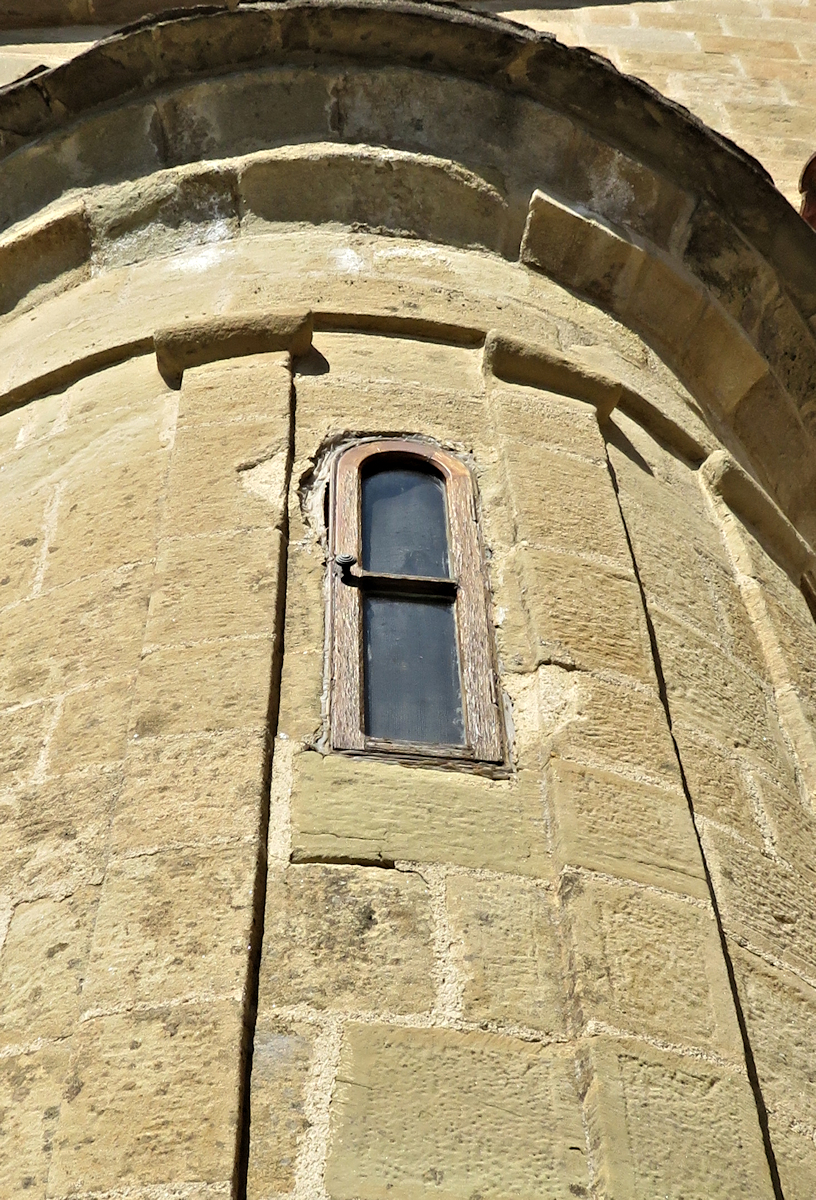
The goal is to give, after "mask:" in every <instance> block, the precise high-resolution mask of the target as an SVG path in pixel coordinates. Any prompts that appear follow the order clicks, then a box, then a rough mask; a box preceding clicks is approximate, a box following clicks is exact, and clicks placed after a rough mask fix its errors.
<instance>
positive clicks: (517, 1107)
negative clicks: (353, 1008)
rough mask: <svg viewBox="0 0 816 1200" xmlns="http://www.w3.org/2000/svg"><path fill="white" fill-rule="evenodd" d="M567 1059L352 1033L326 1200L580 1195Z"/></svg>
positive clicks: (477, 1039)
mask: <svg viewBox="0 0 816 1200" xmlns="http://www.w3.org/2000/svg"><path fill="white" fill-rule="evenodd" d="M588 1185H589V1179H588V1171H587V1163H586V1150H585V1145H584V1134H583V1128H582V1124H581V1107H580V1103H579V1100H578V1097H577V1094H576V1084H575V1070H574V1065H573V1060H572V1052H571V1051H570V1050H568V1049H566V1048H564V1047H560V1046H544V1045H541V1044H540V1043H531V1042H522V1041H518V1040H516V1039H513V1038H504V1037H498V1036H496V1035H494V1034H486V1033H469V1034H462V1033H457V1032H455V1031H453V1030H448V1029H424V1030H423V1029H398V1028H393V1027H391V1028H389V1027H388V1026H384V1025H379V1026H376V1025H375V1026H368V1027H366V1026H362V1025H354V1024H352V1025H349V1026H348V1027H347V1033H346V1041H345V1046H344V1048H343V1051H342V1054H341V1060H340V1068H339V1073H338V1082H337V1085H336V1088H335V1094H334V1100H333V1103H332V1134H331V1149H330V1152H329V1160H328V1164H327V1167H326V1190H327V1192H328V1194H329V1196H330V1197H332V1200H358V1198H359V1200H385V1198H386V1197H389V1200H408V1198H409V1197H411V1200H414V1198H418V1200H422V1198H424V1197H430V1196H438V1195H440V1194H442V1195H444V1196H446V1197H450V1198H451V1200H460V1198H461V1200H467V1198H470V1197H472V1196H473V1195H474V1192H475V1193H476V1194H478V1195H480V1196H482V1197H483V1198H484V1200H500V1198H501V1197H504V1196H507V1195H518V1196H539V1197H542V1200H543V1198H544V1197H546V1198H549V1197H553V1200H554V1198H555V1197H561V1196H564V1195H567V1194H570V1195H574V1196H586V1195H588V1194H589V1187H588Z"/></svg>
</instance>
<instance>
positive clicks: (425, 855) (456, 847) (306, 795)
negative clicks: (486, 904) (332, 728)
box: [292, 751, 549, 875]
mask: <svg viewBox="0 0 816 1200" xmlns="http://www.w3.org/2000/svg"><path fill="white" fill-rule="evenodd" d="M546 844H547V843H546V832H545V828H544V822H543V818H542V813H541V802H540V797H539V786H538V783H537V781H535V780H531V779H528V778H526V777H522V778H515V779H512V780H491V779H484V778H481V777H479V776H476V775H465V774H455V773H453V772H449V771H433V770H423V769H422V768H417V767H406V766H400V765H398V764H397V763H380V762H373V761H370V760H369V761H366V760H359V761H357V760H355V759H351V758H344V757H343V756H341V755H339V754H335V755H326V756H324V755H322V754H317V753H315V752H313V751H309V752H305V753H300V754H298V755H297V756H296V757H295V766H294V785H293V790H292V854H293V859H294V861H309V860H310V859H311V860H317V861H329V862H330V861H332V860H334V861H341V862H342V861H344V860H346V861H348V860H349V859H351V860H352V861H363V862H366V861H368V862H373V863H377V862H380V861H383V860H385V861H393V860H394V859H407V860H411V861H417V862H452V863H456V864H457V865H459V866H464V867H486V868H489V869H491V870H495V871H508V872H511V873H515V874H519V875H541V874H542V873H548V872H549V856H548V854H547V851H546Z"/></svg>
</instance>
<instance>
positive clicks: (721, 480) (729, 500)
mask: <svg viewBox="0 0 816 1200" xmlns="http://www.w3.org/2000/svg"><path fill="white" fill-rule="evenodd" d="M700 475H701V478H702V480H703V482H704V484H705V485H706V487H707V488H708V489H709V491H710V492H712V493H713V494H714V495H715V496H718V497H719V498H720V499H722V500H723V501H724V502H725V503H726V504H727V505H728V507H729V508H730V509H731V511H732V512H733V513H735V515H736V516H738V517H739V518H740V519H741V520H743V521H744V522H745V523H746V524H747V525H752V526H753V527H754V528H755V529H756V530H757V532H758V533H759V534H760V536H761V537H763V538H764V539H765V540H766V541H767V542H768V544H769V546H770V547H771V548H772V549H773V550H775V551H776V554H775V557H776V558H777V559H778V560H780V561H781V563H782V565H783V566H784V567H785V568H786V570H788V571H789V572H790V574H791V575H792V577H793V578H794V579H795V580H796V581H797V583H798V582H800V581H801V580H802V579H803V577H807V576H811V577H813V576H814V573H816V551H814V550H813V549H811V547H810V546H809V545H808V543H807V542H806V541H805V539H804V538H803V537H802V536H801V535H800V534H799V533H798V532H797V530H796V529H795V528H794V526H793V525H792V524H791V523H790V521H789V520H788V518H787V517H786V516H785V514H784V513H783V512H782V510H781V509H780V508H778V507H777V506H776V504H774V502H773V500H772V499H771V497H770V496H769V495H768V493H767V492H766V491H764V490H763V489H762V488H761V487H760V486H759V484H758V483H756V481H755V480H753V479H752V478H751V476H750V475H749V474H748V472H747V471H745V470H743V468H742V467H741V466H740V465H739V463H737V462H736V461H735V460H734V459H733V458H732V457H731V455H730V454H729V453H728V452H727V451H726V450H715V451H714V453H713V454H710V455H709V456H708V458H707V459H706V460H705V462H704V463H703V465H702V467H701V468H700Z"/></svg>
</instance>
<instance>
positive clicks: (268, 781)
mask: <svg viewBox="0 0 816 1200" xmlns="http://www.w3.org/2000/svg"><path fill="white" fill-rule="evenodd" d="M289 388H290V390H289V440H288V445H287V449H286V468H285V471H284V487H283V509H282V512H281V535H282V536H281V543H282V544H281V554H280V558H279V560H278V588H277V604H276V609H275V630H274V637H273V645H272V666H271V672H270V679H269V699H268V703H267V713H266V738H265V740H264V758H263V782H262V787H261V821H260V837H259V839H258V861H257V864H256V868H255V883H254V886H253V892H252V936H251V938H250V946H249V961H248V963H247V977H246V988H245V992H244V1014H243V1023H242V1044H241V1081H240V1095H239V1110H238V1111H239V1121H240V1127H239V1130H238V1138H237V1145H236V1157H235V1168H234V1171H233V1177H234V1185H233V1193H234V1195H235V1198H236V1200H246V1194H247V1174H248V1170H249V1135H250V1083H251V1080H252V1056H253V1050H254V1046H255V1024H256V1020H257V1017H258V988H259V982H260V973H261V948H262V946H263V935H264V911H265V908H266V882H267V843H268V839H269V808H270V792H271V786H272V754H273V750H274V745H275V734H276V732H277V727H278V710H279V706H280V688H281V676H282V673H283V651H284V626H285V621H286V585H287V575H288V565H289V487H290V484H291V482H292V463H293V461H294V454H295V409H296V404H297V397H296V394H295V379H294V375H292V376H291V378H290V384H289Z"/></svg>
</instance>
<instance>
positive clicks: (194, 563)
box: [0, 5, 816, 1200]
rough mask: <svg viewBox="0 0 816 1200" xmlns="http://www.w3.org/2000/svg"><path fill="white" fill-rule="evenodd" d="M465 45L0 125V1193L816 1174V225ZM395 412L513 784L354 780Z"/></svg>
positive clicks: (194, 54) (218, 67) (255, 36)
mask: <svg viewBox="0 0 816 1200" xmlns="http://www.w3.org/2000/svg"><path fill="white" fill-rule="evenodd" d="M398 12H399V14H400V15H399V16H398ZM281 13H282V14H283V15H281ZM304 13H305V15H304ZM454 19H455V20H456V21H458V22H459V24H458V25H455V26H451V24H450V14H446V15H444V16H443V15H440V14H439V12H438V10H433V9H430V10H428V9H427V8H426V7H416V6H402V7H401V9H399V10H397V9H396V8H395V7H392V8H390V9H387V10H380V9H379V8H378V7H377V6H366V7H362V8H353V7H348V8H343V7H340V6H329V5H324V6H319V7H318V8H317V9H315V8H314V7H313V8H311V9H310V8H308V7H307V6H302V5H301V6H298V5H291V6H289V7H288V8H286V9H283V10H282V9H274V10H273V9H268V8H264V7H263V6H255V8H254V9H253V8H252V6H247V7H246V8H245V11H243V12H238V13H236V14H234V15H233V16H229V15H227V14H220V15H217V16H215V17H213V16H212V15H210V16H207V15H204V16H199V17H198V18H196V19H195V20H194V21H190V22H189V23H185V22H183V21H179V20H176V21H174V22H172V23H170V24H169V25H168V26H166V27H165V28H163V29H161V30H159V31H156V30H153V29H150V28H147V29H145V30H143V31H136V32H135V33H134V34H131V35H129V36H127V37H124V38H122V39H120V40H118V41H117V42H116V43H115V45H114V47H113V49H112V50H111V49H108V50H105V51H104V53H99V52H95V53H97V55H98V57H97V58H96V59H91V60H90V63H89V68H88V70H89V73H88V75H85V76H83V75H82V74H81V73H80V74H79V75H77V74H72V73H71V72H72V71H79V72H81V71H82V70H83V69H85V68H83V67H82V64H80V65H79V66H77V65H75V66H74V67H73V68H71V69H66V70H65V71H64V72H63V73H62V74H60V73H59V72H58V73H56V74H55V75H52V76H49V77H47V78H46V79H45V80H40V81H39V82H38V83H35V84H29V85H24V86H23V87H22V88H21V89H20V90H18V91H17V92H15V93H13V94H12V95H11V99H8V97H6V98H5V99H4V98H0V103H6V104H9V105H10V104H13V105H15V106H16V107H15V108H14V111H13V113H12V112H11V111H10V110H9V111H8V112H6V114H5V118H4V120H3V122H2V123H0V126H1V127H2V129H3V130H4V134H3V137H4V139H5V141H4V149H5V151H6V156H5V158H4V160H3V163H2V165H0V172H2V182H3V190H2V193H0V195H2V204H3V209H2V217H3V221H4V223H5V233H4V234H3V239H2V243H0V299H1V300H2V304H3V309H4V313H3V316H2V318H0V346H1V347H2V350H3V354H2V360H1V361H2V380H1V381H0V393H1V394H2V406H3V407H2V415H0V447H2V451H1V453H2V458H1V459H0V467H2V470H1V471H0V493H2V495H1V496H0V501H2V508H3V511H4V512H5V513H9V514H11V515H10V517H9V518H8V519H7V520H5V521H4V522H3V528H2V537H3V547H4V549H3V562H4V564H8V565H7V566H6V567H4V573H3V576H2V578H3V582H2V584H0V590H2V593H3V595H2V598H1V599H0V604H2V608H1V609H0V631H1V632H2V637H3V643H4V645H5V646H9V647H11V648H12V652H11V653H9V654H6V655H4V656H3V668H2V671H3V674H2V681H1V686H2V690H1V691H0V720H2V730H3V737H2V740H1V741H0V745H2V751H3V756H2V765H3V771H4V775H3V785H2V786H3V791H2V804H3V812H4V815H5V820H4V821H3V824H2V838H3V860H2V861H3V865H2V879H1V880H0V882H1V883H2V892H3V897H4V909H3V911H4V912H5V914H6V921H5V936H4V942H3V949H2V955H1V956H0V996H2V1001H1V1002H0V1013H1V1014H2V1015H1V1016H0V1035H1V1036H2V1039H3V1041H2V1056H0V1078H2V1084H0V1087H2V1089H3V1090H2V1096H3V1099H2V1101H0V1109H1V1110H2V1114H3V1122H4V1124H3V1133H4V1141H3V1149H2V1151H0V1184H1V1186H0V1190H2V1191H3V1194H4V1195H5V1194H7V1195H9V1196H17V1195H19V1196H28V1197H32V1196H33V1197H42V1198H43V1200H45V1198H46V1197H47V1198H48V1200H67V1197H69V1196H77V1195H78V1196H82V1197H85V1198H86V1200H88V1198H93V1200H102V1197H110V1196H111V1195H117V1194H123V1195H135V1196H138V1197H139V1198H140V1200H142V1197H144V1198H145V1200H147V1198H149V1200H165V1198H168V1200H169V1197H171V1196H172V1197H177V1196H184V1197H191V1198H194V1200H214V1198H215V1197H217V1196H225V1195H234V1196H236V1197H243V1196H244V1195H246V1196H250V1197H254V1198H256V1200H273V1198H274V1200H280V1198H281V1197H292V1200H306V1198H308V1200H317V1198H320V1197H323V1198H324V1200H327V1198H329V1197H330V1198H331V1200H341V1198H344V1200H363V1198H365V1200H369V1198H370V1200H379V1198H380V1197H385V1196H400V1197H405V1200H408V1198H410V1200H414V1197H417V1196H421V1197H425V1196H428V1197H430V1196H442V1197H446V1198H448V1197H450V1198H451V1200H453V1198H456V1200H459V1198H460V1197H463V1198H464V1197H468V1198H470V1200H472V1197H473V1192H474V1190H475V1189H478V1190H479V1192H480V1193H481V1195H482V1197H483V1198H484V1200H488V1198H490V1200H499V1198H500V1197H504V1196H506V1194H507V1191H508V1189H510V1190H513V1191H515V1192H516V1193H517V1194H519V1195H537V1196H538V1195H543V1196H547V1195H553V1196H562V1195H565V1194H572V1195H577V1196H581V1195H584V1196H592V1197H595V1198H596V1200H601V1198H605V1200H606V1198H608V1200H611V1198H613V1197H614V1198H616V1200H624V1198H626V1200H630V1198H632V1197H637V1198H638V1200H641V1198H642V1200H653V1197H654V1196H655V1195H661V1194H664V1195H668V1196H672V1197H677V1198H678V1200H679V1197H681V1196H683V1197H686V1198H688V1197H695V1198H697V1197H699V1198H700V1200H702V1198H703V1197H706V1198H708V1197H710V1196H712V1195H716V1196H718V1197H719V1196H723V1197H726V1196H729V1195H734V1196H740V1197H754V1196H756V1197H768V1198H770V1197H775V1200H779V1197H780V1196H784V1197H785V1198H786V1200H799V1198H801V1200H809V1197H810V1196H811V1195H812V1192H813V1185H814V1181H816V1150H814V1133H816V1115H814V1114H816V1100H815V1099H814V1094H813V1086H812V1082H811V1078H810V1074H811V1071H810V1062H811V1057H812V1055H811V1049H810V1044H811V1043H810V1039H811V1034H810V1030H811V1028H812V1026H813V1018H814V1010H815V1009H816V964H814V959H813V953H814V952H813V944H814V938H813V928H812V925H813V917H812V914H813V912H814V910H816V905H814V902H813V901H814V897H813V889H814V876H813V868H812V855H811V847H812V838H813V833H814V828H813V826H814V822H815V821H816V818H815V817H814V812H813V802H814V794H816V791H815V790H816V749H815V748H814V741H813V738H814V733H813V730H814V721H816V701H815V700H814V681H813V675H812V672H813V665H812V664H813V662H814V661H816V658H815V657H814V650H815V649H816V623H814V619H813V616H812V614H811V612H810V610H809V608H808V604H807V600H806V595H805V593H806V592H807V590H808V587H809V586H810V585H809V584H808V579H816V574H815V573H814V570H815V568H816V559H815V558H814V554H813V550H812V543H813V538H814V533H815V532H816V508H815V507H814V500H813V497H814V489H813V479H814V471H816V455H815V454H814V450H813V442H812V436H813V435H812V430H813V409H812V399H811V396H812V379H813V375H814V370H816V367H815V364H816V349H814V347H813V344H812V342H813V336H812V328H811V321H812V318H813V316H814V313H816V287H814V283H813V278H814V275H813V270H812V267H811V266H810V263H811V257H812V256H813V254H814V250H813V242H812V234H811V232H810V231H809V230H807V228H806V227H805V226H804V224H803V223H801V222H799V220H798V218H796V217H795V214H793V213H791V212H790V209H789V207H788V206H787V205H786V204H785V203H784V201H782V200H781V198H780V197H778V196H777V195H776V194H775V193H774V192H773V191H772V189H771V188H770V187H769V186H768V185H767V183H766V182H765V181H764V180H763V178H762V175H761V173H759V172H757V171H756V170H755V169H754V168H753V166H752V165H751V164H750V163H749V162H747V161H746V160H745V159H744V158H741V157H740V156H739V155H738V154H734V153H733V152H732V151H731V150H730V149H729V148H727V147H723V146H722V145H720V144H718V143H716V141H715V140H713V139H711V138H710V137H709V135H707V134H706V133H705V131H702V132H701V130H700V129H699V127H697V126H696V125H694V124H693V123H691V122H687V121H685V118H682V116H679V117H678V114H677V113H676V112H675V111H674V110H672V109H670V108H669V107H668V106H665V105H664V106H663V107H662V108H661V107H659V103H658V101H656V100H655V99H654V98H653V97H651V96H649V95H645V96H644V94H643V93H640V92H638V91H637V90H632V89H631V88H628V86H627V85H625V83H621V81H620V80H619V79H618V78H617V77H616V76H614V75H613V74H612V73H611V72H607V71H606V69H605V68H604V67H603V66H602V65H600V64H598V63H593V62H589V63H588V62H587V60H586V58H585V57H583V56H581V55H570V54H566V53H565V54H564V56H563V57H558V56H557V55H558V54H560V52H554V51H553V50H552V48H551V47H548V46H546V45H544V46H542V45H541V44H540V43H538V42H535V41H534V40H527V41H525V40H524V39H522V38H521V36H520V35H519V34H518V33H512V31H511V32H509V33H508V31H507V30H506V29H505V27H504V26H501V25H497V24H495V23H490V22H484V21H477V20H468V19H466V18H459V17H456V18H454ZM210 21H212V22H224V24H220V25H218V26H217V30H216V26H215V25H208V24H207V22H210ZM276 21H279V22H280V23H281V24H279V25H275V24H274V22H276ZM398 21H399V22H402V24H400V25H399V29H398V31H399V32H400V33H401V36H400V37H399V38H397V39H396V48H395V45H394V37H395V35H394V30H395V28H396V27H397V25H396V23H397V22H398ZM263 22H266V23H268V24H263ZM287 22H288V23H289V24H287ZM281 29H283V33H281ZM259 30H260V31H261V32H260V33H259ZM270 30H271V32H270ZM214 31H216V32H217V33H218V36H217V37H216V36H215V32H214ZM261 33H262V34H263V37H262V36H261ZM264 38H266V39H267V40H266V41H264ZM259 45H263V46H265V47H266V50H265V51H264V53H265V54H266V55H267V57H266V58H262V61H260V62H258V61H257V56H258V46H259ZM223 47H226V50H223V53H224V54H225V55H226V56H227V61H228V64H229V67H230V70H229V71H225V70H224V69H223V66H224V64H223V62H219V61H215V62H213V61H211V60H210V58H209V57H208V56H210V55H212V54H215V57H216V60H218V55H219V54H221V53H222V48H223ZM360 47H364V49H362V50H361V49H360ZM553 54H555V55H556V56H555V57H548V56H552V55H553ZM537 55H539V56H542V58H540V59H537V58H536V56H537ZM384 59H387V61H383V60H384ZM112 63H113V64H114V65H113V66H111V64H112ZM418 64H419V65H418ZM497 64H498V65H497ZM162 72H164V74H162ZM559 72H561V74H560V75H559ZM123 78H125V79H127V80H128V81H129V84H128V86H127V87H125V88H124V89H123V87H122V82H121V81H122V79H123ZM508 79H509V80H511V81H514V82H512V84H508V82H507V81H508ZM559 80H564V81H565V85H564V86H565V92H564V93H562V94H559V93H558V87H559V86H560V84H559ZM519 81H521V82H519ZM542 81H543V82H542ZM567 84H571V85H572V86H571V87H568V86H566V85H567ZM579 85H580V87H579ZM92 86H93V89H95V90H94V91H92V90H91V88H92ZM546 88H551V89H552V91H551V92H549V93H548V92H547V91H546ZM140 89H141V90H140ZM516 89H520V90H516ZM525 89H526V90H525ZM593 89H594V90H593ZM610 89H613V91H612V92H610ZM577 92H580V94H581V96H582V102H583V103H585V107H584V108H583V109H582V110H581V111H580V112H577V111H573V110H570V112H566V111H565V107H564V105H565V103H567V102H565V101H564V100H563V94H566V95H567V96H568V97H571V96H572V95H573V93H577ZM610 94H614V95H615V96H616V97H617V105H616V106H613V107H614V113H615V114H620V113H621V112H622V113H623V114H624V115H623V116H620V115H613V116H612V117H610V115H609V112H608V111H607V108H606V107H604V106H602V105H601V104H600V103H599V100H598V97H599V96H603V95H606V96H607V97H608V96H609V95H610ZM43 97H47V99H48V103H47V104H45V103H43ZM568 103H572V100H571V99H569V100H568ZM655 104H658V108H657V109H655V108H654V105H655ZM638 105H641V106H642V107H638ZM649 105H651V106H652V108H651V109H650V108H649V107H648V106H649ZM654 111H657V112H658V113H659V115H660V118H661V120H660V122H657V121H655V126H657V127H659V129H660V133H659V134H655V133H654V130H653V127H652V126H650V125H649V123H648V120H647V119H646V116H647V115H648V114H649V113H652V114H653V113H654ZM633 114H634V115H633ZM12 118H13V119H12ZM465 118H467V119H465ZM616 121H617V122H618V124H617V125H616V124H615V122H616ZM293 130H295V131H296V136H295V135H294V134H293ZM661 138H663V139H665V141H661V140H660V139H661ZM638 139H641V140H640V141H639V140H638ZM661 154H663V156H664V157H663V159H662V160H660V155H661ZM68 185H70V187H68ZM66 188H68V190H67V191H64V190H65V189H66ZM735 198H736V199H735ZM809 256H811V257H809ZM813 261H816V259H814V260H813ZM370 434H377V435H386V436H387V435H390V434H398V435H406V434H408V435H415V436H421V437H424V438H427V439H430V440H432V441H434V442H435V443H438V444H441V445H442V446H444V447H446V448H448V449H449V450H451V451H452V452H453V453H456V454H459V455H461V456H462V458H463V459H464V460H465V461H466V462H467V463H468V464H469V465H470V466H471V468H472V470H473V473H474V478H475V480H476V483H477V486H478V495H479V520H480V523H481V529H482V535H483V539H484V543H485V547H486V551H487V556H488V569H489V577H490V585H491V597H492V616H493V623H494V627H495V639H496V648H497V653H498V660H499V673H500V685H501V689H502V692H503V694H504V696H505V697H506V719H507V727H508V739H509V743H510V755H509V758H508V762H507V763H506V764H505V765H504V767H503V768H502V769H500V770H493V771H482V772H470V773H468V772H450V771H445V770H439V769H433V768H429V767H417V766H408V765H404V764H397V763H394V762H389V763H384V762H381V761H377V760H375V759H372V758H354V757H347V756H343V755H340V754H331V753H326V740H325V730H326V724H325V723H326V673H325V671H326V669H325V594H326V572H327V564H326V550H327V546H326V529H325V507H324V501H325V484H326V479H327V469H328V464H329V461H330V456H331V452H332V449H333V448H334V447H336V446H337V445H338V444H340V443H342V442H343V441H344V439H349V438H353V437H359V436H367V435H370ZM803 587H804V591H803Z"/></svg>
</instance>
